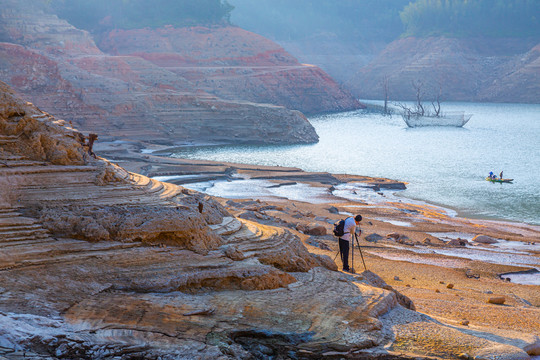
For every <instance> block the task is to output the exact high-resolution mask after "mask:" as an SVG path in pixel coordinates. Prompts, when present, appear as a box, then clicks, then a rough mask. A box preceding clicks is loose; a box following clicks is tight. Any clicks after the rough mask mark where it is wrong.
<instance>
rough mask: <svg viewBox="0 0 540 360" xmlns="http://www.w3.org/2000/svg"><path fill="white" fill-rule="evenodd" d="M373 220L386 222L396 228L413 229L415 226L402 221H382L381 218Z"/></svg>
mask: <svg viewBox="0 0 540 360" xmlns="http://www.w3.org/2000/svg"><path fill="white" fill-rule="evenodd" d="M373 220H377V221H382V222H386V223H389V224H392V225H396V226H403V227H412V226H413V224H412V223H410V222H407V221H400V220H389V219H381V218H374V219H373Z"/></svg>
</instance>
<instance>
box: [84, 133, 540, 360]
mask: <svg viewBox="0 0 540 360" xmlns="http://www.w3.org/2000/svg"><path fill="white" fill-rule="evenodd" d="M130 144H131V146H126V144H116V145H115V144H111V143H109V144H107V143H101V144H99V146H96V147H95V148H94V151H95V152H96V153H97V154H98V155H99V156H102V157H104V158H107V159H108V160H110V161H112V162H115V163H118V164H119V165H120V166H122V167H124V168H125V169H126V170H128V171H132V172H138V173H142V174H143V175H146V176H149V177H154V176H172V175H178V176H197V177H198V179H206V180H207V181H210V180H212V179H214V180H216V179H218V180H219V181H221V183H222V184H225V185H230V184H234V183H235V181H231V179H232V177H233V176H246V177H249V179H250V181H257V182H259V183H262V181H264V183H263V184H266V183H268V184H266V185H268V187H270V190H272V191H273V190H276V189H277V190H279V191H292V190H294V189H296V188H300V189H304V187H305V186H310V187H314V188H316V190H317V192H318V193H319V194H325V198H324V200H325V201H323V202H320V203H310V202H307V201H305V200H306V198H304V201H301V200H290V199H287V198H278V197H273V198H270V197H269V198H264V199H258V198H257V197H256V196H251V197H240V198H234V199H229V198H225V197H215V196H212V195H207V196H211V197H212V198H213V199H214V200H216V201H218V202H219V203H220V204H221V205H222V206H223V207H224V208H225V209H226V210H227V211H228V212H229V213H230V214H231V215H233V216H234V217H236V218H238V219H242V220H245V221H253V222H257V223H259V224H261V225H263V226H273V227H279V228H283V229H285V230H286V231H288V232H290V233H292V234H293V235H295V236H296V237H297V238H298V239H299V241H301V242H302V243H303V245H304V246H305V247H306V248H307V249H308V251H309V252H311V253H313V254H317V255H324V256H326V257H328V258H329V260H330V261H331V260H333V259H335V260H334V262H335V263H336V265H337V267H338V269H341V266H342V264H341V261H340V259H338V257H337V256H336V255H337V254H338V244H337V240H336V238H335V237H334V236H333V235H331V234H332V232H331V231H332V229H333V223H335V222H336V221H337V220H339V219H341V218H343V216H344V215H345V214H356V213H360V214H361V215H362V216H363V220H362V222H361V224H360V227H361V229H362V233H361V235H360V236H359V239H358V240H359V242H358V243H357V244H356V245H359V247H360V250H361V254H362V256H360V253H359V252H358V250H359V249H358V247H357V246H356V245H355V246H353V251H354V253H355V255H354V263H352V264H351V265H352V267H353V268H355V269H356V270H357V272H358V273H360V276H362V275H361V273H362V272H363V271H364V263H365V265H366V269H367V270H369V271H371V272H373V273H375V274H377V275H378V276H379V277H381V279H383V280H384V282H386V284H388V285H389V286H391V287H392V288H393V289H395V290H396V291H398V292H399V293H400V294H402V295H404V296H406V297H407V298H409V299H410V300H411V301H412V302H413V304H414V306H415V308H416V312H417V313H420V314H425V315H427V316H429V317H430V318H431V319H433V321H438V322H441V323H443V324H447V325H448V326H450V327H453V328H456V329H459V331H464V332H477V333H481V334H489V336H497V337H500V338H504V339H507V340H505V341H508V342H522V341H526V342H529V341H532V343H534V344H535V345H534V346H533V348H532V349H533V350H531V352H530V355H536V354H540V341H538V342H537V341H536V340H534V341H533V340H529V339H538V338H540V271H539V270H540V227H539V226H535V225H530V224H526V223H511V222H508V221H493V220H475V219H470V218H462V217H459V215H457V216H455V217H452V216H449V215H448V214H446V213H445V211H443V210H442V208H441V207H438V206H436V205H433V204H428V203H425V202H422V203H413V202H407V201H406V199H399V198H397V197H395V198H394V196H393V198H392V199H386V201H385V202H379V203H373V202H370V201H369V200H366V199H362V198H361V197H359V198H356V199H355V200H351V199H348V198H346V197H338V196H336V194H335V190H336V188H337V189H339V184H345V185H347V186H344V187H343V189H342V191H345V192H346V191H351V192H350V194H351V195H358V194H353V193H352V191H354V188H353V187H352V186H349V185H350V184H351V183H360V184H364V185H365V186H366V187H365V188H363V190H364V191H366V192H368V193H369V192H371V193H374V194H377V191H374V189H381V188H382V189H385V188H387V189H389V190H390V191H391V190H392V188H394V189H395V187H399V186H403V185H404V184H403V183H401V182H398V181H394V180H389V179H382V178H370V177H366V176H359V175H344V174H341V175H340V174H329V173H309V172H304V171H302V170H300V169H297V168H284V167H278V166H275V167H272V166H257V165H248V164H236V163H234V164H233V163H226V162H214V161H208V160H188V159H179V158H168V157H164V156H157V155H153V154H152V153H141V152H140V149H141V148H142V146H141V144H138V145H133V143H130ZM184 179H185V178H184ZM171 182H172V183H175V182H174V181H171ZM181 183H182V181H178V184H179V185H181ZM238 184H241V185H242V186H245V185H246V184H247V183H246V182H244V183H240V182H238ZM266 185H265V186H266ZM235 186H236V185H235ZM268 187H265V189H268ZM349 187H350V188H349ZM243 190H245V191H244V193H245V192H246V191H249V190H250V189H249V188H247V187H246V188H245V189H243ZM383 193H384V191H383ZM280 194H282V193H280ZM310 194H312V193H310ZM360 196H362V194H360ZM476 235H484V236H485V237H487V238H488V239H492V240H493V241H494V243H482V242H480V241H472V239H473V238H474V236H476ZM535 270H536V271H535ZM523 272H525V274H522V275H519V273H523ZM504 274H506V275H505V276H503V275H504ZM503 277H504V278H505V279H503ZM510 277H511V278H513V279H514V280H511V281H507V280H506V278H510ZM514 281H523V282H530V283H531V284H526V283H519V282H514ZM497 299H499V300H497ZM501 299H502V300H501ZM492 301H502V302H503V303H502V304H501V303H498V304H497V303H492ZM394 330H395V331H396V332H397V333H399V334H401V335H403V336H405V337H406V336H409V335H407V334H406V333H401V332H400V330H399V329H394ZM510 334H511V335H510ZM401 335H400V336H401ZM411 336H413V335H411ZM434 336H435V338H436V335H434ZM428 346H429V345H428ZM393 350H394V351H402V350H403V351H407V350H408V348H407V347H406V346H404V347H403V348H400V344H399V343H397V344H396V345H395V347H394V348H393ZM422 351H427V352H429V351H430V350H429V347H428V349H427V350H426V349H424V350H420V352H422ZM536 351H538V352H536ZM533 358H534V357H533Z"/></svg>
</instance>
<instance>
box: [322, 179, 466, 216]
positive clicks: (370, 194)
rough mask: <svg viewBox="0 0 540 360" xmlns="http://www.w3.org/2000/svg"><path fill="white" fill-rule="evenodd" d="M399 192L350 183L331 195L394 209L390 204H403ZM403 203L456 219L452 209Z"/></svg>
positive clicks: (409, 200)
mask: <svg viewBox="0 0 540 360" xmlns="http://www.w3.org/2000/svg"><path fill="white" fill-rule="evenodd" d="M400 191H401V190H396V189H380V190H377V191H375V190H373V188H372V187H370V186H367V185H366V184H364V183H359V182H356V183H355V182H350V183H345V184H339V185H336V186H335V190H334V191H333V192H332V195H334V196H337V197H341V198H344V199H347V200H350V201H353V202H366V203H368V204H370V205H371V206H377V207H383V206H384V205H385V204H388V207H391V208H395V206H394V205H391V203H401V202H404V198H403V197H402V196H400ZM405 203H407V204H413V205H419V206H423V207H424V206H429V207H431V208H433V209H435V210H437V211H439V212H441V213H442V214H445V215H446V216H450V217H456V216H457V215H458V213H457V212H456V211H455V210H453V209H449V208H445V207H442V206H437V205H433V204H428V203H427V202H425V201H420V200H414V199H409V198H407V199H405Z"/></svg>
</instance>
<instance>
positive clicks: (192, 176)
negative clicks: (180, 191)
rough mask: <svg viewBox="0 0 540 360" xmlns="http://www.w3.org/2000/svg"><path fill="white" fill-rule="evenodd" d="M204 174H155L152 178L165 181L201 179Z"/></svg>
mask: <svg viewBox="0 0 540 360" xmlns="http://www.w3.org/2000/svg"><path fill="white" fill-rule="evenodd" d="M203 176H204V175H196V174H193V175H171V176H154V177H152V179H154V180H157V181H164V182H167V181H171V180H180V179H182V180H187V179H199V178H201V177H203ZM184 187H186V186H184Z"/></svg>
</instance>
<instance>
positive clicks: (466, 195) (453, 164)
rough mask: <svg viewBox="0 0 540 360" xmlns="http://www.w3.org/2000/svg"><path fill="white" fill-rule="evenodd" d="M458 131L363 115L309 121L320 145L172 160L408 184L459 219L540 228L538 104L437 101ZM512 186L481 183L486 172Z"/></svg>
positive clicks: (415, 194)
mask: <svg viewBox="0 0 540 360" xmlns="http://www.w3.org/2000/svg"><path fill="white" fill-rule="evenodd" d="M443 107H444V110H445V111H465V112H467V113H471V114H473V117H472V118H471V120H470V121H469V123H468V124H467V125H465V127H463V128H446V127H429V128H414V129H411V128H407V127H406V125H405V123H404V122H403V121H402V119H401V117H399V116H393V117H385V116H382V115H379V114H373V113H369V112H366V111H355V112H347V113H339V114H331V115H324V116H318V117H313V118H310V121H311V123H312V124H313V126H314V127H315V129H316V131H317V133H318V134H319V137H320V141H319V142H318V143H317V144H313V145H295V146H226V147H191V148H185V149H183V150H180V151H178V152H177V153H176V154H175V156H178V157H186V158H197V159H209V160H217V161H230V162H240V163H252V164H260V165H281V166H292V167H299V168H301V169H304V170H306V171H327V172H331V173H349V174H359V175H367V176H377V177H386V178H391V179H398V180H402V181H406V182H408V185H407V190H405V191H402V192H400V193H401V195H402V196H405V197H409V198H412V199H419V200H425V201H428V202H432V203H435V204H440V205H443V206H447V207H452V208H454V209H456V210H458V211H459V212H460V213H461V214H462V215H465V216H469V217H479V218H493V219H506V220H513V221H521V222H528V223H532V224H540V105H530V104H529V105H523V104H478V103H445V104H443ZM501 170H504V177H505V178H513V179H515V180H514V182H513V183H512V184H497V183H490V182H487V181H485V177H486V175H487V174H488V173H489V171H493V172H495V173H496V174H499V172H500V171H501Z"/></svg>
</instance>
